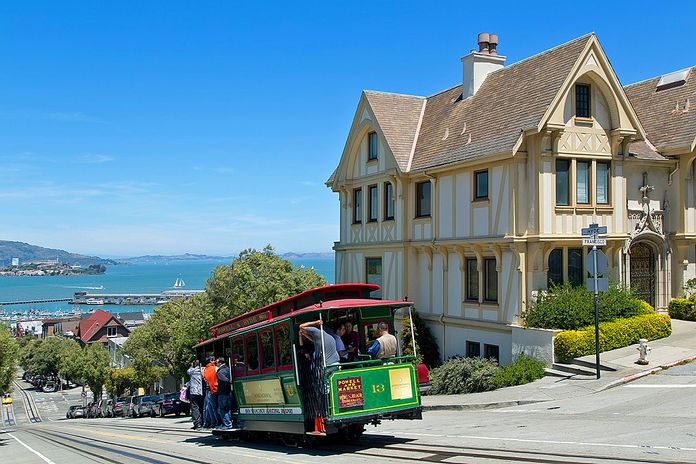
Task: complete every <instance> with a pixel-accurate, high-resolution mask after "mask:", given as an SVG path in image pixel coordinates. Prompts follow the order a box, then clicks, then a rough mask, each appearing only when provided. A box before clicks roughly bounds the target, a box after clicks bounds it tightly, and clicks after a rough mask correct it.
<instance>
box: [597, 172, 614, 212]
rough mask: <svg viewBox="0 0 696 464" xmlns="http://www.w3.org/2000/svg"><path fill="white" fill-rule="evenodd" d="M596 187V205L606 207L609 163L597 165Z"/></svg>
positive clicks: (607, 201)
mask: <svg viewBox="0 0 696 464" xmlns="http://www.w3.org/2000/svg"><path fill="white" fill-rule="evenodd" d="M596 166H597V185H596V192H595V198H596V199H597V204H600V205H606V204H608V203H609V179H611V174H610V171H609V163H599V162H598V163H597V165H596Z"/></svg>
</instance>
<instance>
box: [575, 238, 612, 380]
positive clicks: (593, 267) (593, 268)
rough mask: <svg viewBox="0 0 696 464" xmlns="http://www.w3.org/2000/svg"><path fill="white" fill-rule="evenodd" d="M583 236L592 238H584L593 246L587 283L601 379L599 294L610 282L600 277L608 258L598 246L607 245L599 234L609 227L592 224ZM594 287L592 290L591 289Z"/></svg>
mask: <svg viewBox="0 0 696 464" xmlns="http://www.w3.org/2000/svg"><path fill="white" fill-rule="evenodd" d="M581 232H582V235H583V236H591V237H592V238H584V239H583V240H582V244H583V245H587V246H589V245H592V251H591V252H590V253H589V254H588V255H587V261H586V262H585V266H586V268H587V269H590V273H591V274H592V282H587V284H588V289H589V290H594V313H595V314H594V321H595V364H596V369H597V378H598V379H599V377H600V371H599V292H600V286H601V290H602V291H606V290H608V287H609V282H608V281H607V279H606V278H601V277H599V274H602V273H603V272H604V271H605V270H606V269H607V257H606V255H605V254H604V253H602V251H601V250H597V246H598V245H599V246H602V245H606V243H607V241H606V239H603V238H599V237H598V235H599V234H606V233H607V227H606V226H600V225H599V224H590V227H583V228H582V230H581ZM590 286H592V288H590Z"/></svg>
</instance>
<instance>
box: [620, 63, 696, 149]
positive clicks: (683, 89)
mask: <svg viewBox="0 0 696 464" xmlns="http://www.w3.org/2000/svg"><path fill="white" fill-rule="evenodd" d="M659 80H660V77H654V78H652V79H648V80H646V81H642V82H637V83H635V84H631V85H628V86H626V87H624V90H625V91H626V94H627V95H628V98H629V100H630V101H631V104H632V105H633V108H634V109H635V110H636V113H638V117H639V118H640V121H641V122H642V123H643V127H645V131H646V133H647V135H648V139H649V140H650V142H652V143H653V144H654V145H655V147H656V148H657V149H658V150H660V151H664V150H670V149H688V150H689V151H691V150H693V144H694V141H695V140H696V67H692V68H690V71H689V73H688V77H687V79H686V83H684V84H683V85H679V86H675V87H671V88H665V89H663V90H659V91H658V90H657V83H658V82H659ZM687 102H688V103H687Z"/></svg>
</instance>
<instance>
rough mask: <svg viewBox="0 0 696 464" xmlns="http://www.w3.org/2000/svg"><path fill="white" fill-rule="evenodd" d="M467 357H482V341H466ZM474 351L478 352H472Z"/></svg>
mask: <svg viewBox="0 0 696 464" xmlns="http://www.w3.org/2000/svg"><path fill="white" fill-rule="evenodd" d="M465 346H466V351H465V354H466V357H467V358H480V357H481V342H477V341H475V340H467V341H466V345H465ZM474 346H475V347H476V349H475V350H473V349H471V348H473V347H474ZM472 351H476V353H477V354H475V355H474V354H472V353H471V352H472Z"/></svg>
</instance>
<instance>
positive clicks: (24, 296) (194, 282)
mask: <svg viewBox="0 0 696 464" xmlns="http://www.w3.org/2000/svg"><path fill="white" fill-rule="evenodd" d="M290 261H291V262H292V263H293V265H295V266H296V267H300V266H304V267H305V268H314V269H315V270H316V271H317V272H318V273H319V274H320V275H322V276H323V277H324V278H325V279H326V281H327V282H328V283H334V280H335V268H334V259H333V258H297V259H290ZM222 264H225V263H220V262H219V261H192V262H182V263H172V264H122V265H116V266H108V267H107V270H106V273H104V274H100V275H79V276H26V277H24V276H23V277H0V303H4V302H12V301H31V300H46V299H53V298H71V297H72V296H73V294H74V293H75V292H87V293H99V294H104V293H159V292H162V291H164V290H173V287H172V286H173V285H174V282H175V281H176V279H177V278H178V277H181V279H183V280H184V282H185V283H186V286H185V287H184V290H199V289H200V290H202V289H204V288H205V283H206V281H207V280H208V279H209V278H210V277H211V275H212V272H213V269H215V267H217V266H220V265H222ZM97 307H98V306H94V305H71V304H68V303H67V302H54V303H32V304H21V305H5V306H3V307H2V308H0V309H2V310H4V311H5V313H14V312H26V311H28V310H31V309H34V310H37V311H41V312H57V311H67V310H72V309H77V308H80V309H82V310H83V311H88V310H90V309H95V308H97ZM103 308H104V309H105V310H107V311H111V312H126V311H140V310H143V311H145V312H151V311H152V310H153V309H154V306H145V305H142V306H141V305H104V306H103ZM0 312H1V311H0Z"/></svg>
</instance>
